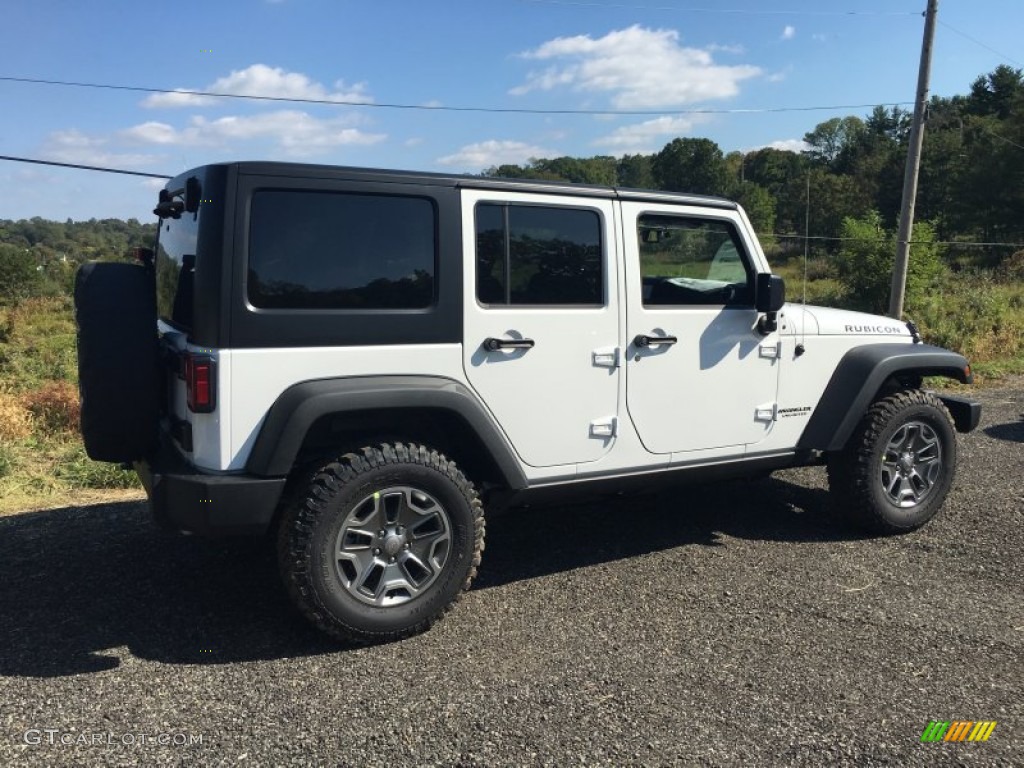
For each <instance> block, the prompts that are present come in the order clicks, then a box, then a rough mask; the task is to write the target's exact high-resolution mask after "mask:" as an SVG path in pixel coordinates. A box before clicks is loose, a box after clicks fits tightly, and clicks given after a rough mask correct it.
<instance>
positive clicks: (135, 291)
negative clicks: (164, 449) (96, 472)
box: [75, 262, 161, 462]
mask: <svg viewBox="0 0 1024 768" xmlns="http://www.w3.org/2000/svg"><path fill="white" fill-rule="evenodd" d="M75 320H76V322H77V323H78V381H79V394H80V397H81V400H82V438H83V441H84V443H85V451H86V453H88V454H89V457H90V458H92V459H96V460H97V461H111V462H125V461H134V460H136V459H141V458H144V457H146V456H147V455H149V454H151V453H152V452H153V451H154V450H155V449H156V446H157V433H158V427H159V419H160V387H161V383H160V369H159V344H158V340H157V326H156V289H155V284H154V279H153V273H152V271H151V270H150V269H149V268H148V267H144V266H142V265H136V264H124V263H115V262H92V263H88V264H84V265H82V266H81V267H80V268H79V270H78V273H77V274H76V275H75Z"/></svg>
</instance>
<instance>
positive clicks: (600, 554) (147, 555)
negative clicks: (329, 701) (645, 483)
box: [0, 479, 859, 677]
mask: <svg viewBox="0 0 1024 768" xmlns="http://www.w3.org/2000/svg"><path fill="white" fill-rule="evenodd" d="M721 534H727V535H729V536H735V537H740V538H746V539H757V540H771V541H829V540H845V539H850V538H857V537H858V536H859V535H858V534H857V533H856V532H855V531H852V530H851V529H850V528H848V527H847V526H846V525H844V524H843V523H841V522H840V521H838V520H836V519H834V518H833V517H832V516H831V515H830V514H829V511H828V503H827V501H826V496H825V493H824V491H820V490H813V489H808V488H805V487H803V486H801V485H796V484H793V483H790V482H787V481H785V480H777V479H773V480H768V481H760V482H734V483H729V484H719V485H713V486H705V487H686V488H682V489H679V490H673V491H666V492H662V493H660V494H658V495H642V496H630V497H618V498H614V499H606V500H602V501H595V502H590V503H587V504H575V505H570V506H546V507H523V508H518V509H514V510H511V511H509V512H507V513H505V514H503V515H500V516H496V517H495V518H494V519H493V520H490V521H489V523H488V535H487V551H486V555H485V558H484V565H483V567H482V568H481V571H480V574H479V577H478V580H477V584H476V588H478V589H491V588H495V587H499V586H501V585H503V584H506V583H509V582H514V581H520V580H524V579H530V578H534V577H537V576H543V575H545V574H550V573H554V572H560V571H567V570H571V569H574V568H579V567H582V566H586V565H591V564H595V563H602V562H608V561H612V560H617V559H620V558H628V557H635V556H638V555H642V554H644V553H647V552H653V551H661V550H666V549H671V548H674V547H682V546H688V545H694V544H697V545H705V546H716V545H719V544H720V541H719V539H720V536H721ZM0 617H2V626H0V674H2V675H21V676H43V677H51V676H61V675H72V674H81V673H86V672H97V671H102V670H105V669H110V668H112V667H116V666H117V665H118V664H119V663H120V661H119V658H118V655H117V650H116V649H121V648H123V647H127V649H128V650H129V651H130V652H131V653H132V654H133V655H135V656H137V657H140V658H145V659H151V660H156V661H160V662H163V663H171V664H217V663H226V662H235V661H252V660H259V659H277V658H287V657H293V656H305V655H312V654H320V653H330V652H337V651H338V650H344V649H339V646H338V645H337V644H336V643H333V642H331V641H329V640H327V639H325V638H323V637H321V635H320V634H319V633H318V632H317V631H316V630H314V629H312V628H311V627H309V626H307V624H306V623H305V621H304V620H303V619H301V618H300V617H299V616H298V615H297V613H296V612H295V611H293V610H292V608H291V606H290V604H289V602H288V599H287V597H286V595H285V593H284V590H283V589H282V587H281V585H280V583H279V580H278V576H277V570H276V564H275V558H274V555H273V551H272V548H271V546H270V545H269V542H268V541H265V540H221V541H217V540H212V541H211V540H202V539H195V538H189V537H184V536H179V535H176V534H172V533H165V532H162V531H160V530H158V529H157V528H156V527H155V526H153V525H152V524H151V522H150V521H149V517H148V511H147V508H146V505H145V504H144V503H139V502H129V503H120V504H101V505H95V506H90V507H79V508H65V509H56V510H49V511H44V512H34V513H26V514H23V515H17V516H13V517H7V518H0Z"/></svg>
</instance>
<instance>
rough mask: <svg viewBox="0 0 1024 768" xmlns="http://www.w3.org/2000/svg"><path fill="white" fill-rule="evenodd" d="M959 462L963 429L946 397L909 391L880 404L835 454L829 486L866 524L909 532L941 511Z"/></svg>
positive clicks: (881, 530)
mask: <svg viewBox="0 0 1024 768" xmlns="http://www.w3.org/2000/svg"><path fill="white" fill-rule="evenodd" d="M956 461H957V446H956V433H955V431H954V429H953V422H952V419H951V418H950V415H949V412H948V411H947V410H946V407H945V406H944V405H943V404H942V401H941V400H939V399H938V398H937V397H936V396H935V395H933V394H931V393H929V392H923V391H921V390H907V391H904V392H898V393H896V394H894V395H890V396H889V397H886V398H884V399H882V400H879V401H878V402H876V403H875V404H874V405H872V406H871V408H870V409H869V410H868V412H867V414H865V416H864V418H863V419H862V420H861V422H860V424H859V425H858V426H857V429H856V430H854V433H853V435H852V436H851V437H850V440H849V441H848V442H847V444H846V447H845V448H844V449H843V450H842V451H840V452H839V453H837V454H834V455H832V456H830V457H829V460H828V478H829V488H830V490H831V491H832V494H833V497H834V498H835V501H836V503H837V504H838V505H839V506H840V507H841V508H843V509H844V510H845V511H846V512H847V513H848V514H849V515H850V516H851V517H852V518H853V519H855V520H856V521H857V522H858V523H860V524H861V525H862V526H864V527H866V528H868V529H870V530H872V531H874V532H877V533H904V532H907V531H912V530H915V529H916V528H920V527H921V526H922V525H924V524H925V523H927V522H928V521H929V520H931V519H932V518H933V517H934V516H935V515H936V514H937V513H938V511H939V509H940V508H941V507H942V504H943V502H944V501H945V499H946V495H947V494H948V493H949V489H950V487H951V485H952V483H953V477H954V475H955V473H956Z"/></svg>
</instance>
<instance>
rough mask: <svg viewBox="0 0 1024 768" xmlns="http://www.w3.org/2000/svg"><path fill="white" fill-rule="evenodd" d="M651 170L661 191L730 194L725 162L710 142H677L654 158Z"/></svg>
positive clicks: (696, 140)
mask: <svg viewBox="0 0 1024 768" xmlns="http://www.w3.org/2000/svg"><path fill="white" fill-rule="evenodd" d="M651 170H652V171H653V173H654V180H655V182H656V183H657V185H658V188H659V189H665V190H669V191H671V192H692V193H695V194H702V195H721V194H724V193H725V191H726V185H727V181H726V179H727V174H726V167H725V158H724V156H723V155H722V150H721V149H719V147H718V144H716V143H715V142H713V141H711V140H710V139H674V140H673V141H670V142H669V143H668V144H666V145H665V147H664V148H663V149H662V150H661V151H660V152H659V153H658V154H656V155H655V156H654V160H653V161H652V167H651Z"/></svg>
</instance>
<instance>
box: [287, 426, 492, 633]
mask: <svg viewBox="0 0 1024 768" xmlns="http://www.w3.org/2000/svg"><path fill="white" fill-rule="evenodd" d="M396 487H405V488H412V489H418V490H419V491H421V492H422V493H423V494H424V495H428V496H429V497H430V498H431V500H432V501H435V500H436V502H437V504H438V507H439V508H440V509H441V512H442V514H444V515H445V516H446V521H447V523H448V525H449V530H450V542H451V545H450V548H449V549H448V553H447V557H446V560H445V562H444V565H443V567H441V568H440V569H438V574H437V575H436V576H435V577H434V580H433V581H432V582H430V583H429V585H428V586H426V587H425V588H424V590H423V593H422V594H417V595H415V596H414V597H413V598H411V599H409V600H408V601H407V602H404V603H401V604H398V605H391V606H381V605H372V604H367V603H366V602H365V600H364V599H360V596H359V595H358V594H357V592H356V590H355V587H354V583H355V581H356V580H355V579H353V580H352V581H350V583H348V584H346V582H345V576H344V573H343V571H342V569H341V567H340V566H339V562H340V561H339V558H338V556H337V554H336V553H337V551H338V545H339V542H340V541H342V538H341V537H342V536H343V535H344V530H346V529H345V528H344V526H346V524H348V521H351V519H352V515H357V514H360V512H359V510H360V508H361V507H363V506H365V505H366V504H367V503H368V500H369V499H371V498H372V499H375V500H376V499H378V498H379V497H380V493H381V492H382V491H383V492H385V493H387V491H388V489H394V488H396ZM385 514H386V513H385ZM399 530H401V528H399ZM483 549H484V514H483V505H482V504H481V502H480V499H479V497H478V496H477V492H476V489H475V488H474V486H473V484H472V483H471V482H470V481H469V480H468V479H467V478H466V477H465V475H463V474H462V471H461V470H460V469H459V468H458V466H456V464H455V462H453V461H450V460H449V459H448V458H447V457H445V456H444V455H443V454H441V453H439V452H437V451H436V450H433V449H431V448H429V447H427V446H423V445H418V444H414V443H402V442H395V443H384V444H381V445H379V446H368V447H364V448H362V449H360V450H359V451H357V452H353V453H346V454H344V455H342V456H340V457H339V458H338V459H337V460H335V461H332V462H330V463H329V464H327V465H326V466H324V467H322V468H321V469H319V470H318V471H316V472H315V473H314V474H313V476H312V478H311V479H310V480H309V481H308V483H307V485H306V488H305V491H304V492H301V491H300V492H298V493H297V494H296V498H295V499H294V500H293V501H292V503H291V504H290V505H289V506H288V507H287V508H286V509H285V511H284V514H283V517H282V519H281V522H280V526H279V528H278V542H277V551H278V561H279V565H280V568H281V574H282V577H283V579H284V582H285V586H286V589H287V590H288V593H289V595H290V597H291V599H292V601H293V602H294V603H295V605H296V606H297V607H298V609H299V611H300V612H301V613H302V614H303V615H304V616H305V617H306V618H307V619H308V620H309V621H311V622H312V623H313V624H314V625H316V626H317V627H318V628H319V629H321V630H322V631H324V632H326V633H327V634H329V635H330V636H332V637H334V638H336V639H338V640H342V641H344V642H346V643H355V644H367V643H380V642H389V641H393V640H399V639H402V638H405V637H409V636H411V635H414V634H417V633H420V632H423V631H425V630H427V629H428V628H429V627H430V626H431V625H432V624H434V622H436V621H437V620H438V619H440V618H441V617H442V616H443V615H444V614H445V613H447V612H448V611H449V610H451V608H452V606H453V605H454V604H455V602H456V601H457V600H458V598H459V596H460V595H461V594H462V592H463V591H465V590H467V589H469V587H470V585H471V584H472V582H473V579H474V577H475V576H476V571H477V567H478V566H479V565H480V556H481V553H482V552H483ZM376 551H377V550H374V552H376ZM364 556H366V555H364Z"/></svg>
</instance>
